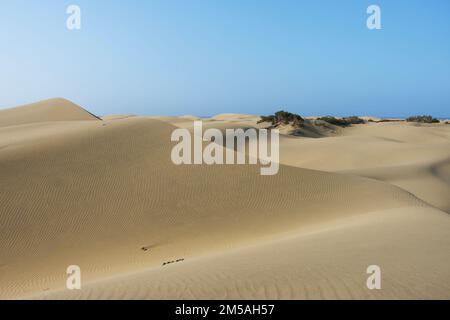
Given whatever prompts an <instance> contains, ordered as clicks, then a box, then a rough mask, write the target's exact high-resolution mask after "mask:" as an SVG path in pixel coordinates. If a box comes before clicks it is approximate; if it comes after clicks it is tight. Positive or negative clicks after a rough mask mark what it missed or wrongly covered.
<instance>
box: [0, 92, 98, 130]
mask: <svg viewBox="0 0 450 320" xmlns="http://www.w3.org/2000/svg"><path fill="white" fill-rule="evenodd" d="M75 120H99V118H98V117H97V116H95V115H93V114H91V113H89V112H88V111H86V110H84V109H83V108H81V107H80V106H78V105H76V104H74V103H72V102H70V101H68V100H65V99H61V98H56V99H49V100H45V101H41V102H37V103H32V104H27V105H24V106H20V107H16V108H12V109H6V110H0V127H6V126H16V125H20V124H29V123H36V122H48V121H75Z"/></svg>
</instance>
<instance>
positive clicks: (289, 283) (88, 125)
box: [0, 103, 450, 299]
mask: <svg viewBox="0 0 450 320" xmlns="http://www.w3.org/2000/svg"><path fill="white" fill-rule="evenodd" d="M44 104H45V103H44ZM73 108H74V109H75V110H76V111H74V110H72V108H70V107H69V108H65V110H66V111H67V114H63V115H62V116H58V117H56V116H55V117H52V119H55V120H59V121H53V122H48V121H47V120H48V119H46V122H45V123H42V122H41V121H42V118H41V117H44V118H45V116H43V115H38V116H36V115H35V114H34V113H33V112H35V111H34V109H33V112H30V113H29V114H28V115H26V114H25V115H24V112H23V111H22V110H21V109H18V110H19V111H20V112H19V115H20V117H19V116H18V117H19V118H21V119H25V118H27V119H28V121H29V123H28V124H22V125H16V126H11V123H13V120H11V119H14V116H13V115H11V114H13V110H10V111H8V112H9V114H10V120H9V121H10V122H9V124H8V125H7V126H6V127H3V128H0V175H1V180H0V203H1V206H0V240H1V241H0V275H1V276H0V298H38V299H39V298H82V299H95V298H102V299H103V298H119V299H121V298H269V299H272V298H293V299H297V298H430V297H433V298H449V297H450V274H449V271H448V270H450V268H449V267H450V257H449V255H448V252H449V251H450V250H449V249H450V234H449V231H448V230H449V227H450V220H449V217H448V215H447V214H446V213H444V212H443V211H440V210H438V209H435V208H433V207H431V206H430V205H429V204H428V203H427V202H425V201H426V200H427V199H424V200H425V201H422V200H419V199H418V198H417V197H416V196H415V195H413V194H412V193H410V192H407V191H405V190H404V189H402V188H399V187H397V186H395V185H393V184H391V183H386V182H383V181H377V180H374V179H369V178H366V177H364V176H365V175H368V174H367V172H363V173H362V175H363V177H361V176H358V175H357V174H355V173H354V172H352V173H351V174H347V173H333V172H325V171H341V170H359V169H364V170H366V169H367V170H368V169H373V167H376V166H373V165H372V166H367V165H354V166H346V165H341V166H339V164H340V163H341V164H347V163H348V161H349V160H347V158H344V159H341V160H339V159H340V157H343V156H341V155H340V154H339V155H336V154H335V157H330V156H332V155H333V153H332V151H330V150H329V149H328V147H331V145H332V141H333V139H334V141H335V142H337V143H339V141H340V140H339V139H348V140H349V141H348V142H347V143H354V142H355V141H356V143H358V141H359V139H361V138H362V137H364V135H362V134H361V133H359V132H358V131H357V130H356V131H355V132H353V131H352V130H353V129H352V130H349V131H348V136H341V137H335V138H324V139H299V138H289V137H286V138H284V139H282V145H281V155H282V159H281V160H282V163H285V164H284V165H282V166H281V167H280V171H279V174H278V175H276V176H261V175H260V174H259V167H257V166H248V165H246V166H181V167H178V166H175V165H173V164H172V162H171V160H170V151H171V148H172V146H173V144H172V143H171V142H170V135H171V133H172V131H173V129H175V128H176V127H175V126H174V125H178V126H184V127H189V123H190V125H192V118H178V119H174V118H168V117H166V118H159V119H158V118H145V117H111V118H105V120H104V121H87V120H90V119H91V118H89V117H90V115H89V114H85V115H84V116H86V117H88V118H89V119H84V118H83V117H82V119H72V120H71V121H67V120H69V119H68V118H70V117H71V116H72V114H73V113H77V112H78V110H80V109H78V107H76V106H74V107H73ZM36 112H37V111H36ZM80 116H81V115H80ZM35 117H36V118H35ZM62 120H64V121H62ZM254 120H255V118H254V117H249V116H242V117H241V116H239V115H232V116H231V119H230V120H227V118H226V116H225V115H223V116H221V117H218V119H213V120H212V121H211V120H210V121H209V122H207V123H208V124H207V126H211V127H220V128H226V127H228V126H241V125H242V126H247V125H252V124H253V125H254V123H255V121H254ZM15 124H17V123H15ZM377 125H378V124H377ZM390 125H391V126H393V127H395V126H394V125H393V124H390ZM380 128H382V127H381V126H380ZM415 129H418V130H421V129H424V128H415ZM425 129H426V130H428V128H425ZM393 130H394V131H395V130H396V129H393ZM433 130H434V131H436V132H438V133H437V135H436V138H432V136H433V134H432V133H433V132H434V131H433ZM439 130H440V131H439ZM429 131H430V135H431V136H430V138H429V139H430V140H429V141H428V140H427V141H424V142H423V144H424V145H427V146H429V145H433V144H436V146H438V145H441V148H442V145H445V143H446V141H448V134H449V131H448V129H441V128H439V129H436V130H435V129H434V128H430V129H429ZM379 134H381V133H376V134H375V135H376V136H378V135H379ZM373 135H374V134H368V135H367V136H368V137H367V139H370V137H372V136H373ZM389 135H390V134H389ZM398 135H399V137H398V139H405V137H409V134H408V133H406V132H404V131H403V129H399V133H398ZM352 138H353V139H352ZM327 139H328V140H329V141H330V142H329V145H327V148H323V147H318V148H316V149H315V148H314V147H313V145H314V142H315V143H317V144H321V143H324V142H323V141H327ZM390 139H393V138H392V137H390ZM394 139H395V138H394ZM411 139H412V140H414V139H413V138H411ZM412 140H411V141H410V142H408V143H410V144H413V142H412ZM383 141H385V140H383V139H381V142H379V143H380V147H379V148H382V146H381V145H382V144H383V143H382V142H383ZM307 143H310V144H311V145H310V150H311V152H312V154H314V157H316V160H317V161H319V159H320V160H321V161H319V163H321V165H322V166H323V167H321V168H314V169H321V170H322V171H315V170H310V169H305V168H302V167H308V166H307V165H303V164H302V161H303V160H302V159H303V158H302V157H300V156H301V155H305V157H307V156H310V155H309V153H305V149H304V146H305V145H306V144H307ZM366 143H367V141H366V142H362V143H361V145H364V144H366ZM389 143H390V142H389ZM386 145H388V147H386V148H391V146H390V145H389V144H388V142H387V141H386ZM288 146H289V147H288ZM293 148H298V152H294V151H295V150H293ZM429 148H431V149H432V151H433V152H432V154H430V155H429V156H428V157H427V156H426V155H423V156H422V155H421V157H417V158H413V159H411V160H410V162H407V163H405V161H406V160H405V159H398V158H397V157H395V155H393V156H392V159H391V160H392V161H391V162H389V161H387V160H386V162H385V163H384V164H385V167H389V166H390V167H392V166H405V167H406V166H407V165H425V164H426V163H430V162H434V161H438V160H439V161H441V162H442V161H443V159H445V157H446V155H447V154H446V153H445V151H442V152H441V153H439V152H437V151H436V152H435V151H434V150H441V149H439V148H437V147H436V148H432V147H429ZM320 149H321V150H322V152H323V154H322V157H320ZM391 149H395V148H391ZM391 149H389V150H391ZM287 150H289V152H292V154H291V155H290V156H289V152H288V151H287ZM427 150H428V149H427ZM403 151H404V150H403ZM314 152H315V153H314ZM411 152H412V155H413V154H414V153H413V151H411ZM348 153H351V152H348ZM353 154H354V163H356V164H357V163H365V162H364V155H363V154H361V153H360V152H353ZM370 155H371V154H370V153H369V154H368V155H367V156H368V157H370ZM347 156H348V157H350V155H347ZM388 156H389V157H390V156H391V155H388ZM398 157H399V158H400V156H398ZM324 159H325V160H324ZM335 159H337V160H335ZM305 161H306V160H305ZM327 161H328V164H329V166H330V167H329V168H327V167H326V162H327ZM367 161H371V160H369V159H367ZM313 162H314V161H313V160H311V162H310V163H313ZM336 163H337V164H336ZM310 167H313V166H310ZM447 169H448V166H446V164H445V163H444V164H443V165H442V164H441V165H440V166H438V168H435V169H433V170H434V171H433V172H437V174H438V175H439V176H442V177H443V179H446V176H445V175H446V173H447V172H448V171H447ZM410 173H411V174H412V175H413V176H412V177H410V178H411V179H415V176H414V171H412V172H410ZM405 174H407V172H406V173H405ZM385 180H389V179H385ZM433 186H434V184H433V183H432V186H431V188H433ZM446 186H447V187H448V181H447V183H446ZM441 192H443V196H437V197H436V198H437V199H438V200H439V201H440V202H441V204H443V205H445V204H446V201H447V200H446V199H447V198H448V197H447V198H445V192H446V191H445V190H444V189H442V190H441ZM419 196H420V195H419ZM422 198H427V197H422ZM444 209H445V208H444ZM142 248H145V249H146V250H142ZM177 259H184V260H183V261H181V262H179V263H176V264H172V265H168V266H163V265H162V264H163V263H164V262H166V261H172V260H177ZM72 264H77V265H79V266H80V267H81V269H82V279H83V290H81V291H77V292H68V291H66V290H65V289H64V287H65V280H66V274H65V270H66V268H67V266H68V265H72ZM370 264H379V265H380V266H381V267H382V270H383V279H384V280H383V289H382V290H381V291H378V292H373V291H369V290H368V289H367V288H366V284H365V283H366V277H367V275H366V273H365V270H366V268H367V266H368V265H370Z"/></svg>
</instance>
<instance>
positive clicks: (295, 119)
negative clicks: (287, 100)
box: [258, 111, 305, 127]
mask: <svg viewBox="0 0 450 320" xmlns="http://www.w3.org/2000/svg"><path fill="white" fill-rule="evenodd" d="M304 121H305V120H304V119H303V118H302V117H301V116H299V115H298V114H295V113H290V112H286V111H278V112H275V114H274V115H270V116H261V120H260V121H258V123H262V122H270V123H272V125H273V126H276V125H280V124H290V123H291V124H292V125H293V126H296V127H299V126H300V125H301V124H302V123H303V122H304Z"/></svg>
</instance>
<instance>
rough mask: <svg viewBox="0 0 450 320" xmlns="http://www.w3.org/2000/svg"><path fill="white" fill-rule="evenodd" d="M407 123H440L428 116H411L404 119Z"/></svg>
mask: <svg viewBox="0 0 450 320" xmlns="http://www.w3.org/2000/svg"><path fill="white" fill-rule="evenodd" d="M406 121H407V122H419V123H439V122H440V121H439V120H438V119H436V118H433V117H432V116H429V115H424V116H412V117H409V118H406Z"/></svg>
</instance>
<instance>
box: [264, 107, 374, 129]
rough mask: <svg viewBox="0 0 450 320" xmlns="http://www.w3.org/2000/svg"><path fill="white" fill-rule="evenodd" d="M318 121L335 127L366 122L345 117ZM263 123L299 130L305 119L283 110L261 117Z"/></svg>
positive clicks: (322, 118) (356, 118)
mask: <svg viewBox="0 0 450 320" xmlns="http://www.w3.org/2000/svg"><path fill="white" fill-rule="evenodd" d="M317 120H322V121H325V122H327V123H329V124H333V125H336V126H341V127H346V126H349V125H352V124H363V123H365V121H364V120H363V119H361V118H359V117H357V116H351V117H344V118H335V117H332V116H326V117H321V118H317ZM263 122H270V123H271V124H272V126H278V125H281V124H285V125H287V124H292V125H293V126H294V127H297V128H299V127H301V126H302V125H303V124H304V122H305V119H303V118H302V117H301V116H300V115H298V114H295V113H290V112H286V111H283V110H281V111H278V112H275V114H273V115H269V116H261V120H260V121H258V123H263Z"/></svg>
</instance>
